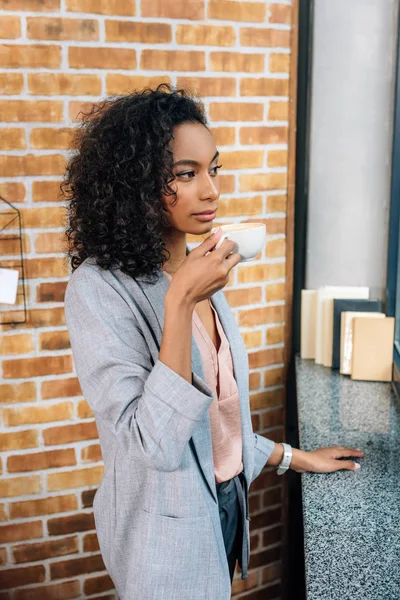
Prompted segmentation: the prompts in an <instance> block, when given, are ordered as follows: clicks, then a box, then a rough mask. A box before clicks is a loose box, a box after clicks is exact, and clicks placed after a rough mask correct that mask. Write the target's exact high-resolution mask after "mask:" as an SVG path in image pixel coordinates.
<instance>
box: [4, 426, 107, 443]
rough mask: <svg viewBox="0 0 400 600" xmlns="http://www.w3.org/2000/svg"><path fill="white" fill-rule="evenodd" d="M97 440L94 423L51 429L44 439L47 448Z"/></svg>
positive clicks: (44, 433)
mask: <svg viewBox="0 0 400 600" xmlns="http://www.w3.org/2000/svg"><path fill="white" fill-rule="evenodd" d="M97 438H98V432H97V428H96V423H95V422H94V421H92V422H90V423H87V422H86V423H77V424H76V425H64V426H63V427H50V428H49V429H45V430H44V431H43V439H44V443H45V444H46V446H50V445H51V446H55V445H57V444H68V443H71V442H79V441H81V440H92V439H97ZM0 439H1V438H0Z"/></svg>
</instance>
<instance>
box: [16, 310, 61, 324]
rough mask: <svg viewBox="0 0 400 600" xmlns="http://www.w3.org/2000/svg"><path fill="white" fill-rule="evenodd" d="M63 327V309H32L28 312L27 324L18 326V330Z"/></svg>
mask: <svg viewBox="0 0 400 600" xmlns="http://www.w3.org/2000/svg"><path fill="white" fill-rule="evenodd" d="M59 325H65V313H64V308H61V307H60V308H46V309H32V310H29V311H28V319H27V322H26V323H24V324H21V325H18V327H19V328H21V327H23V328H29V329H31V328H32V327H34V328H36V327H53V326H55V327H58V326H59Z"/></svg>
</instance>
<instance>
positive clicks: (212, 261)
mask: <svg viewBox="0 0 400 600" xmlns="http://www.w3.org/2000/svg"><path fill="white" fill-rule="evenodd" d="M221 235H222V230H221V229H220V228H219V229H217V231H215V232H214V233H213V234H211V235H210V236H209V237H208V238H207V239H206V240H204V242H203V243H202V244H200V245H199V246H197V248H195V249H194V250H192V251H191V252H190V254H189V255H188V256H187V258H186V259H185V260H184V261H183V263H182V264H181V266H180V267H179V269H178V270H177V271H176V272H175V273H174V276H173V278H172V281H171V284H170V287H169V289H168V292H167V296H168V295H169V296H171V295H174V297H176V295H178V296H179V295H181V297H182V299H184V300H186V301H188V302H189V304H190V305H193V307H194V306H195V305H196V304H197V303H198V302H201V301H202V300H205V299H206V298H210V297H211V296H212V295H213V294H215V292H218V291H219V290H221V289H222V288H223V287H225V286H226V284H227V283H228V281H229V273H230V271H231V269H232V268H233V267H234V266H235V265H237V264H238V263H239V262H240V254H238V253H237V252H233V250H234V249H235V248H236V244H235V242H232V241H231V240H227V239H225V240H224V241H223V242H222V244H221V246H220V247H219V248H217V249H216V250H215V246H216V244H217V243H218V240H219V239H220V237H221Z"/></svg>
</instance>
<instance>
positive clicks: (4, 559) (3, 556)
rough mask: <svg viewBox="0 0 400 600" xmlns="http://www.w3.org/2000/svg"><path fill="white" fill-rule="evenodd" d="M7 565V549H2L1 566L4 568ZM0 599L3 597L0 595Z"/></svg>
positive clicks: (0, 551) (0, 549)
mask: <svg viewBox="0 0 400 600" xmlns="http://www.w3.org/2000/svg"><path fill="white" fill-rule="evenodd" d="M6 563H7V550H6V549H5V548H0V565H1V566H3V565H5V564H6ZM0 598H1V595H0ZM7 600H8V599H7Z"/></svg>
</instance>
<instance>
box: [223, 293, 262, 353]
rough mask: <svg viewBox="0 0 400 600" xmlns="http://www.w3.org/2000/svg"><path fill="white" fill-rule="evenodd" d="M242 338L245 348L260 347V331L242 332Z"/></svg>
mask: <svg viewBox="0 0 400 600" xmlns="http://www.w3.org/2000/svg"><path fill="white" fill-rule="evenodd" d="M225 293H226V292H225ZM242 337H243V341H244V343H245V344H246V348H256V347H258V346H261V341H262V334H261V331H244V332H243V333H242Z"/></svg>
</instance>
